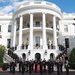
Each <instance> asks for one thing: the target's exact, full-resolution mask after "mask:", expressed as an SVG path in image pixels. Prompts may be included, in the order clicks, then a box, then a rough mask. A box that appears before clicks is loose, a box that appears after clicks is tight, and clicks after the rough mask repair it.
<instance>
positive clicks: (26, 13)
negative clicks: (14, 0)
mask: <svg viewBox="0 0 75 75" xmlns="http://www.w3.org/2000/svg"><path fill="white" fill-rule="evenodd" d="M0 44H2V45H5V47H6V48H9V47H15V49H16V50H15V51H14V53H16V54H17V55H18V56H20V57H22V54H23V53H24V54H25V55H26V59H29V60H31V59H35V58H36V56H37V55H39V57H38V59H39V58H41V59H44V58H46V60H47V59H49V58H50V55H51V54H53V56H54V57H56V56H57V55H58V54H59V53H60V52H61V51H60V50H59V47H58V45H59V44H60V45H63V46H64V47H66V48H67V51H68V53H70V51H71V50H72V48H74V47H75V14H74V13H72V14H66V13H62V12H61V9H60V8H59V7H58V6H57V5H55V4H53V3H50V2H46V1H31V2H28V1H27V2H25V3H22V4H21V5H20V6H19V7H18V8H17V9H16V10H15V12H14V13H13V14H7V15H5V14H1V15H0Z"/></svg>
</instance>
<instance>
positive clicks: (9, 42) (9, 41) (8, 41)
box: [7, 39, 11, 48]
mask: <svg viewBox="0 0 75 75" xmlns="http://www.w3.org/2000/svg"><path fill="white" fill-rule="evenodd" d="M10 44H11V39H7V48H10Z"/></svg>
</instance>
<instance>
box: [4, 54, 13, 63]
mask: <svg viewBox="0 0 75 75" xmlns="http://www.w3.org/2000/svg"><path fill="white" fill-rule="evenodd" d="M3 61H4V63H10V62H11V61H13V58H11V57H10V56H9V55H8V54H7V53H5V55H4V57H3Z"/></svg>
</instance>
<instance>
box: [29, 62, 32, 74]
mask: <svg viewBox="0 0 75 75" xmlns="http://www.w3.org/2000/svg"><path fill="white" fill-rule="evenodd" d="M31 66H32V65H31V61H30V62H29V74H31V72H32V68H31Z"/></svg>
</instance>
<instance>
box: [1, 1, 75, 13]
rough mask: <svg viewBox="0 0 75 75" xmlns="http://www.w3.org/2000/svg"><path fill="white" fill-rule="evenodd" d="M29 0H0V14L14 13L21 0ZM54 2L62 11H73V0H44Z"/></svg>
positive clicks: (74, 4)
mask: <svg viewBox="0 0 75 75" xmlns="http://www.w3.org/2000/svg"><path fill="white" fill-rule="evenodd" d="M25 1H30V0H0V14H9V13H14V10H15V9H16V8H17V7H18V6H19V5H20V4H21V3H23V2H25ZM45 1H48V2H51V3H54V4H56V5H57V6H58V7H59V8H60V9H61V11H62V12H65V13H75V0H45Z"/></svg>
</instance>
